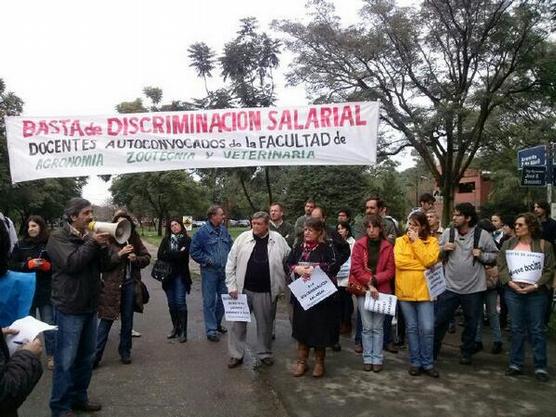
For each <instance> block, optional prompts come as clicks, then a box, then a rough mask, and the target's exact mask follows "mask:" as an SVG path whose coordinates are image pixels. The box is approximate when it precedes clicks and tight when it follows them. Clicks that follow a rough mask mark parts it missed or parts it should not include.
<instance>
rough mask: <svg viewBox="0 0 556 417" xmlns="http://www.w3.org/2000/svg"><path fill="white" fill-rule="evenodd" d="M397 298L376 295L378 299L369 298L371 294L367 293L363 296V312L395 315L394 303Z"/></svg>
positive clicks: (387, 295) (380, 294) (388, 295)
mask: <svg viewBox="0 0 556 417" xmlns="http://www.w3.org/2000/svg"><path fill="white" fill-rule="evenodd" d="M397 302H398V298H397V297H396V296H395V295H390V294H382V293H378V299H376V300H375V299H374V298H373V297H371V293H370V292H368V291H367V293H366V294H365V310H369V311H372V312H374V313H381V314H388V315H390V316H395V315H396V303H397Z"/></svg>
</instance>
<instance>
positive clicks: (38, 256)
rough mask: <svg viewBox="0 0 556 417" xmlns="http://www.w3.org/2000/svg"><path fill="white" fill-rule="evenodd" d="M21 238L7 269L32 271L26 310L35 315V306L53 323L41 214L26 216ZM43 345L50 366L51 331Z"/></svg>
mask: <svg viewBox="0 0 556 417" xmlns="http://www.w3.org/2000/svg"><path fill="white" fill-rule="evenodd" d="M25 225H26V227H25V231H24V232H23V239H21V240H20V241H18V242H17V243H16V245H15V246H14V249H13V252H12V255H11V258H10V263H9V264H10V269H11V270H13V271H21V272H35V273H36V277H37V279H36V288H35V295H34V296H33V304H32V305H31V311H30V312H29V314H30V315H31V316H33V317H36V314H37V310H38V312H39V314H40V318H41V320H42V321H44V322H45V323H48V324H54V310H53V308H52V303H51V302H50V293H51V291H52V285H51V284H52V266H51V264H50V260H49V258H48V255H47V253H46V242H47V241H48V228H47V227H46V222H45V221H44V219H43V218H42V217H41V216H29V218H28V219H27V221H26V223H25ZM44 345H45V348H46V356H47V367H48V369H50V370H52V369H54V359H53V355H54V347H55V338H54V333H53V332H45V333H44Z"/></svg>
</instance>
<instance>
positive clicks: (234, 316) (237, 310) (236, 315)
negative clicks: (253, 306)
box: [221, 294, 251, 323]
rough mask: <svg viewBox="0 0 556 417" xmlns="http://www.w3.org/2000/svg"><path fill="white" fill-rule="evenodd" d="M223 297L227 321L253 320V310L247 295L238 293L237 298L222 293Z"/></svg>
mask: <svg viewBox="0 0 556 417" xmlns="http://www.w3.org/2000/svg"><path fill="white" fill-rule="evenodd" d="M221 297H222V303H223V304H224V314H225V316H226V321H246V322H248V323H250V322H251V312H250V311H249V305H248V304H247V295H245V294H238V296H237V299H234V298H232V297H230V296H229V295H228V294H221Z"/></svg>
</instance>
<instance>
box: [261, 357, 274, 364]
mask: <svg viewBox="0 0 556 417" xmlns="http://www.w3.org/2000/svg"><path fill="white" fill-rule="evenodd" d="M261 362H262V364H263V365H266V366H272V365H274V359H272V358H271V357H270V356H269V357H267V358H262V359H261Z"/></svg>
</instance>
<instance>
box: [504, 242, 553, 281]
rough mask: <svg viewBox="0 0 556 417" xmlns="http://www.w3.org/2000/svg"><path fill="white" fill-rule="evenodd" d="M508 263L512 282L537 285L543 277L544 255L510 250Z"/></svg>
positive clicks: (507, 257)
mask: <svg viewBox="0 0 556 417" xmlns="http://www.w3.org/2000/svg"><path fill="white" fill-rule="evenodd" d="M506 263H507V264H508V272H509V274H510V277H511V278H512V281H517V282H525V283H527V284H535V283H536V282H537V281H538V280H539V279H540V277H541V276H542V270H543V266H544V253H539V252H524V251H521V250H509V251H506Z"/></svg>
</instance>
